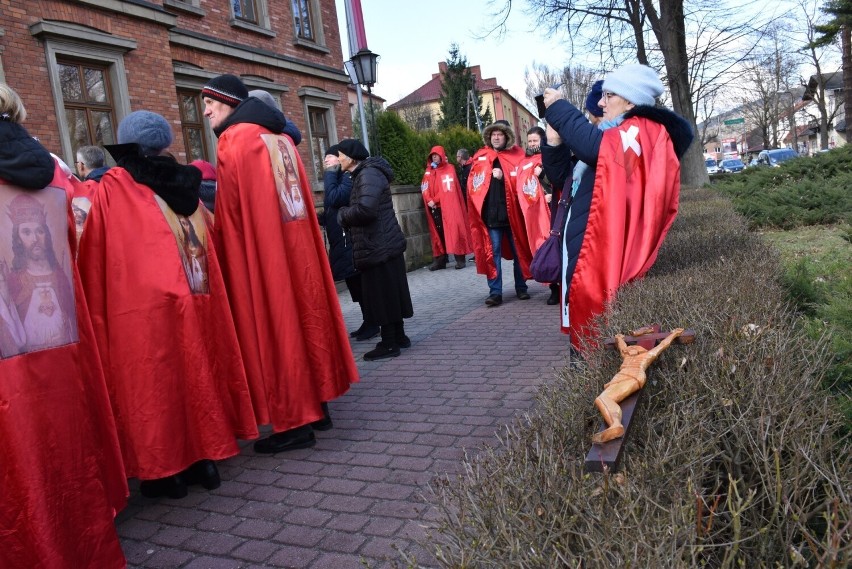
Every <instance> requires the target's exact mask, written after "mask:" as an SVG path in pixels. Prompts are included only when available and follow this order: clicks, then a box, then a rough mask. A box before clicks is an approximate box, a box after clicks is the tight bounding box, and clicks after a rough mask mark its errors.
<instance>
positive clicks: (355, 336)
mask: <svg viewBox="0 0 852 569" xmlns="http://www.w3.org/2000/svg"><path fill="white" fill-rule="evenodd" d="M366 327H367V323H366V322H361V326H360V327H359V328H358V329H357V330H353V331H352V332H349V337H350V338H357V337H358V335H359V334H361V333H362V332H363V331H364V328H366Z"/></svg>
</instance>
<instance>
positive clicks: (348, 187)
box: [319, 168, 357, 281]
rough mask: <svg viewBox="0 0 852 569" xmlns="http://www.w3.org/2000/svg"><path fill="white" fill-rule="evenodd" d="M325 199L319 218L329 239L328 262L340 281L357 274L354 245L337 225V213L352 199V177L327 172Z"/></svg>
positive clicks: (333, 169)
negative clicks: (353, 256) (353, 253)
mask: <svg viewBox="0 0 852 569" xmlns="http://www.w3.org/2000/svg"><path fill="white" fill-rule="evenodd" d="M323 186H324V188H325V198H324V199H323V213H322V215H321V216H319V222H320V225H324V226H325V234H326V236H327V237H328V245H329V248H328V261H329V264H331V274H332V276H333V277H334V280H336V281H340V280H343V279H347V278H349V277H351V276H354V275H355V274H357V272H356V271H355V265H354V263H353V261H352V243H351V242H350V241H349V240H347V239H346V238H345V237H344V236H343V229H342V228H341V227H340V225H338V224H337V212H338V211H339V210H340V208H341V207H346V206H348V205H349V200H350V199H351V197H352V177H351V176H350V175H349V173H348V172H341V171H340V168H332V169H329V170H326V171H325V173H324V174H323Z"/></svg>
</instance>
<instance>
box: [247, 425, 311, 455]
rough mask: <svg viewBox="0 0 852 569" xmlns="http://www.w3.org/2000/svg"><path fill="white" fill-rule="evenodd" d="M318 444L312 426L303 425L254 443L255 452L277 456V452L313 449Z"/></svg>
mask: <svg viewBox="0 0 852 569" xmlns="http://www.w3.org/2000/svg"><path fill="white" fill-rule="evenodd" d="M316 443H317V439H316V437H314V430H313V429H312V428H311V426H310V425H303V426H301V427H296V428H295V429H290V430H289V431H283V432H281V433H275V434H274V435H269V436H268V437H266V438H265V439H260V440H259V441H255V442H254V452H257V453H260V454H275V453H276V452H284V451H288V450H296V449H300V448H308V447H312V446H314V445H315V444H316Z"/></svg>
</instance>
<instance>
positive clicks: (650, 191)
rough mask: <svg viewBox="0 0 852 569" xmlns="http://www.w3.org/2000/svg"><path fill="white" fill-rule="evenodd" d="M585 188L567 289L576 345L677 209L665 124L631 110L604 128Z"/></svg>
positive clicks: (638, 270)
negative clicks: (579, 239) (584, 214)
mask: <svg viewBox="0 0 852 569" xmlns="http://www.w3.org/2000/svg"><path fill="white" fill-rule="evenodd" d="M593 192H594V193H593V194H592V202H591V208H590V211H589V221H588V224H587V225H586V232H585V236H584V238H583V244H582V246H581V248H580V254H579V257H578V259H577V266H576V268H575V269H574V274H573V277H572V279H571V284H570V287H569V290H568V316H569V322H568V323H569V324H570V332H571V342H572V343H573V344H574V346H575V347H577V348H580V347H581V340H582V339H583V338H590V337H591V331H590V330H589V329H587V328H586V327H587V326H589V324H590V323H591V321H592V318H593V317H594V316H595V315H596V314H601V313H602V312H603V310H604V305H605V303H606V302H607V301H608V300H610V299H611V298H612V296H613V295H614V294H615V292H616V290H617V289H618V287H619V286H621V285H622V284H624V283H627V282H629V281H631V280H633V279H637V278H640V277H642V276H644V275H645V273H646V272H648V269H650V268H651V266H652V265H653V264H654V261H655V260H656V259H657V252H658V251H659V249H660V246H661V245H662V244H663V240H664V239H665V236H666V233H668V230H669V228H670V227H671V225H672V223H673V222H674V218H675V216H676V215H677V208H678V197H679V195H680V162H679V161H678V159H677V156H676V155H675V152H674V149H673V147H672V141H671V139H670V138H669V134H668V132H667V131H666V129H665V127H664V126H663V125H661V124H659V123H656V122H653V121H651V120H648V119H643V118H639V117H632V118H630V119H627V120H625V121H624V122H623V123H622V124H621V125H619V126H618V127H616V128H611V129H609V130H607V131H606V132H604V135H603V139H602V141H601V147H600V151H599V153H598V162H597V169H596V174H595V187H594V190H593ZM564 312H565V311H564V310H563V314H564ZM564 324H565V322H564V321H563V326H564Z"/></svg>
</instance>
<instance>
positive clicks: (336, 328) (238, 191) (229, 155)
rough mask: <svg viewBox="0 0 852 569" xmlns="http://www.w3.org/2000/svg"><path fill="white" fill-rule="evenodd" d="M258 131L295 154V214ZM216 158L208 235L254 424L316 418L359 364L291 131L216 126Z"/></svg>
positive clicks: (294, 423)
mask: <svg viewBox="0 0 852 569" xmlns="http://www.w3.org/2000/svg"><path fill="white" fill-rule="evenodd" d="M262 135H266V136H267V138H269V137H274V140H272V141H271V142H274V143H276V144H277V143H281V144H283V145H284V147H285V148H288V149H289V152H290V153H291V155H293V156H294V157H295V160H293V161H294V163H295V164H296V165H297V170H298V176H299V179H300V181H301V195H302V196H303V197H304V200H303V203H304V204H305V207H306V212H307V214H306V215H305V216H304V217H302V218H301V219H294V220H287V221H284V219H285V218H284V214H283V213H282V212H283V211H284V210H282V209H281V204H280V199H279V196H278V195H276V193H277V192H276V188H277V187H278V186H277V185H276V177H275V176H276V174H275V172H277V170H278V167H279V166H278V165H276V167H275V170H273V167H272V162H271V157H270V156H271V154H270V151H269V147H268V146H267V143H266V142H264V139H263V138H261V136H262ZM217 160H218V165H217V170H216V176H217V178H218V179H217V194H216V220H215V230H214V242H215V243H216V250H217V252H218V253H219V257H220V259H221V262H222V272H223V275H224V278H225V286H226V288H227V290H228V296H229V299H230V302H231V308H232V310H233V313H234V321H235V323H236V326H237V336H238V338H239V342H240V348H241V350H242V353H243V362H244V364H245V366H246V375H247V376H248V381H249V387H250V388H251V394H252V404H253V405H254V410H255V416H256V419H257V422H258V423H259V424H267V423H271V424H272V426H273V429H274V430H275V431H284V430H288V429H292V428H295V427H299V426H301V425H305V424H307V423H310V422H313V421H317V420H319V419H320V418H322V416H323V414H322V410H321V408H320V403H321V402H324V401H331V400H333V399H335V398H337V397H339V396H341V395H343V394H344V393H345V392H346V391H347V390H348V389H349V385H350V383H354V382H356V381H358V369H357V367H356V366H355V360H354V358H353V356H352V350H351V347H350V345H349V335H348V333H347V332H346V328H345V324H344V321H343V314H342V313H341V311H340V304H339V301H338V298H337V291H336V289H335V286H334V280H333V279H332V276H331V268H330V267H329V264H328V257H327V255H326V252H325V246H324V244H323V240H322V234H321V233H320V228H319V224H318V223H317V217H316V212H315V210H314V207H313V199H312V194H311V190H310V184H309V182H308V177H307V174H306V173H305V169H304V166H303V165H302V162H301V159H300V158H299V154H298V152H296V150H295V145H293V143H292V140H291V139H290V137H289V136H287V135H283V134H282V135H272V133H270V132H269V131H268V130H266V129H265V128H263V127H260V126H258V125H254V124H249V123H240V124H235V125H233V126H231V127H229V128H228V129H227V130H226V131H225V132H223V133H222V135H221V136H220V138H219V149H218V154H217ZM279 192H280V190H279Z"/></svg>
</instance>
